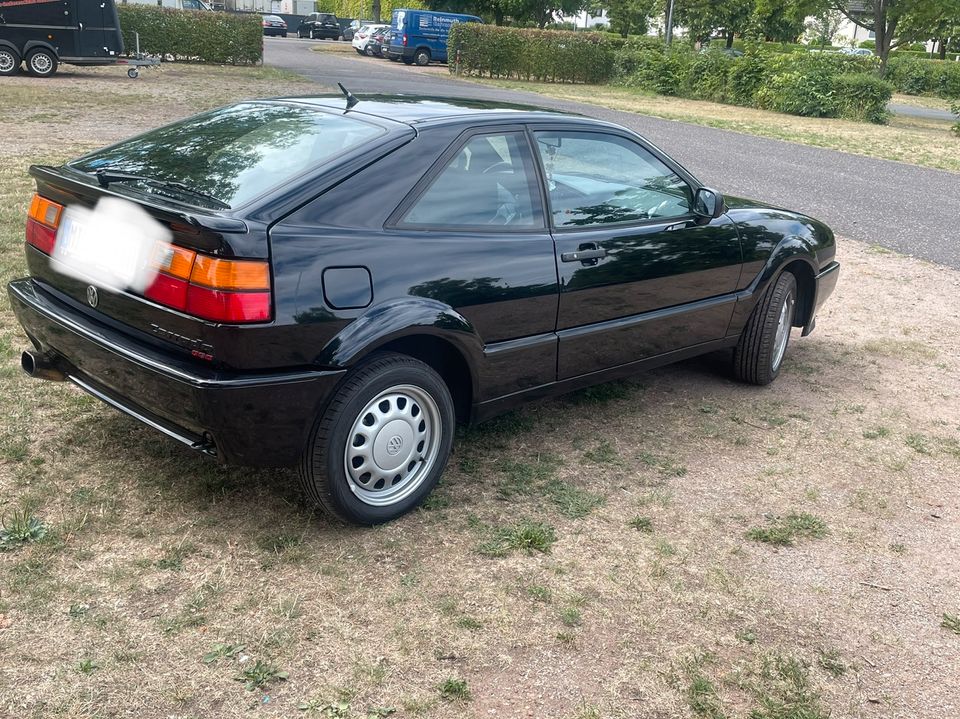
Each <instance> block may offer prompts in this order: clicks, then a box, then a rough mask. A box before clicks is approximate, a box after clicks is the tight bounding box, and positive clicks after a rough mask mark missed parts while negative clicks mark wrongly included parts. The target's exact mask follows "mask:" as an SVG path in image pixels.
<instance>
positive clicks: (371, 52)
mask: <svg viewBox="0 0 960 719" xmlns="http://www.w3.org/2000/svg"><path fill="white" fill-rule="evenodd" d="M363 52H364V54H365V55H366V56H367V57H373V56H374V55H376V54H377V51H376V50H374V49H373V45H367V46H366V47H365V48H364V49H363Z"/></svg>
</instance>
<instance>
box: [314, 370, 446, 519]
mask: <svg viewBox="0 0 960 719" xmlns="http://www.w3.org/2000/svg"><path fill="white" fill-rule="evenodd" d="M400 385H403V386H406V387H412V388H415V389H416V391H418V392H420V393H423V394H425V395H427V397H428V398H429V400H430V401H432V402H433V403H434V405H435V406H434V407H433V408H432V409H431V408H430V407H428V406H427V404H425V403H423V402H420V404H422V405H423V407H424V409H419V408H414V407H413V404H411V405H409V406H410V407H411V414H412V413H413V412H414V410H418V412H419V413H418V414H412V416H414V417H418V416H419V417H422V418H423V419H424V420H427V419H430V418H431V417H433V421H434V422H435V423H436V425H437V428H436V432H431V434H430V435H429V438H430V443H429V445H423V443H422V442H421V443H419V444H415V440H416V438H417V437H416V435H413V436H412V438H411V439H410V441H409V443H408V444H407V443H401V446H402V447H404V448H406V447H410V448H411V450H412V449H413V448H414V447H415V448H416V451H417V452H420V451H426V450H421V447H422V446H426V447H427V449H428V450H429V449H430V448H435V451H436V454H435V455H434V457H433V460H432V464H424V465H423V467H424V468H422V474H420V475H418V472H420V471H421V470H420V469H417V468H416V460H414V461H411V462H410V464H409V465H406V466H407V470H406V471H407V472H408V473H409V474H408V476H409V477H410V485H409V487H407V488H405V485H404V483H403V482H399V483H398V484H397V490H396V491H397V492H399V493H400V495H401V496H399V497H398V498H397V500H396V501H395V502H393V503H390V504H386V505H385V506H376V505H374V504H370V503H368V502H366V501H363V500H361V499H360V498H359V496H360V495H362V494H363V493H364V492H366V493H367V495H368V496H374V497H376V496H377V495H376V492H377V491H379V492H387V491H394V490H393V489H392V484H391V486H390V487H387V486H386V485H383V486H382V487H376V486H375V485H373V486H371V487H367V488H366V490H364V489H363V488H361V487H360V486H359V484H357V483H358V482H361V481H363V479H364V478H363V476H362V475H361V476H360V477H358V478H357V482H353V480H352V479H350V477H349V475H348V473H347V467H346V465H347V454H346V452H347V449H348V447H347V442H348V441H349V442H351V447H353V448H356V447H358V446H359V447H362V446H364V442H363V441H361V440H362V439H363V438H362V437H360V436H359V435H354V434H353V433H354V427H355V425H356V426H357V427H359V424H358V423H361V422H362V423H364V424H366V422H367V417H370V416H371V412H376V411H377V410H376V408H377V407H382V406H383V405H384V402H383V401H381V402H379V404H372V405H371V403H374V402H375V400H377V398H378V397H379V395H381V393H384V392H386V391H387V390H391V389H393V388H395V387H398V386H400ZM409 401H412V402H413V403H414V404H415V403H417V402H418V400H416V399H413V400H409ZM386 404H387V406H388V408H389V409H390V410H391V411H392V409H393V406H392V405H390V402H389V401H387V403H386ZM394 404H395V406H396V408H397V409H399V408H400V407H401V405H400V402H399V400H397V401H395V403H394ZM405 406H407V405H405ZM370 421H371V423H372V422H373V419H372V418H371V420H370ZM455 421H456V417H455V413H454V405H453V398H452V397H451V396H450V390H449V389H448V388H447V385H446V384H445V383H444V381H443V379H442V378H441V377H440V375H438V374H437V373H436V372H435V371H434V370H433V369H432V368H431V367H429V366H428V365H426V364H424V363H423V362H420V361H419V360H416V359H414V358H412V357H408V356H406V355H401V354H393V353H389V354H388V353H384V354H377V355H373V356H372V357H371V358H370V359H369V360H367V361H366V362H364V363H362V364H361V365H359V366H357V367H356V368H354V369H353V370H352V371H351V372H350V373H349V374H348V375H347V376H346V377H345V378H344V380H343V381H342V383H341V384H340V387H339V388H338V389H337V392H336V394H335V395H334V397H333V399H332V400H330V403H329V405H328V406H327V407H326V409H325V410H324V411H323V413H322V414H321V415H320V417H319V419H318V420H317V422H316V424H315V425H314V427H313V431H312V432H311V435H310V439H309V441H308V442H307V446H306V448H305V450H304V453H303V458H302V460H301V462H300V471H299V476H300V484H301V486H302V487H303V490H304V492H305V493H306V495H307V496H308V497H309V498H310V499H311V500H312V501H313V502H316V503H317V504H318V505H320V507H322V508H323V509H324V510H326V511H327V512H329V513H330V514H332V515H334V516H335V517H337V518H339V519H341V520H343V521H345V522H350V523H354V524H360V525H366V526H370V525H374V524H382V523H383V522H389V521H391V520H393V519H396V518H397V517H400V516H401V515H403V514H405V513H407V512H409V511H410V510H411V509H413V508H415V507H416V506H417V505H419V504H420V503H421V502H422V501H423V500H424V499H425V498H426V497H427V495H428V494H430V492H431V490H433V488H434V487H435V486H436V484H437V482H438V481H439V480H440V475H441V474H443V470H444V468H445V467H446V464H447V460H448V459H449V457H450V450H451V448H452V446H453V434H454V427H455ZM384 426H388V425H384ZM384 426H382V427H381V429H382V428H383V427H384ZM421 426H427V429H428V431H430V428H429V426H428V425H422V424H421ZM359 428H360V429H361V430H362V427H359ZM375 431H376V430H375ZM421 431H422V430H421ZM385 436H386V435H385V434H384V433H380V432H379V431H377V433H376V434H375V435H374V436H372V437H368V438H366V439H367V442H368V443H369V445H368V446H369V447H370V448H371V449H370V450H369V451H370V452H374V453H375V452H376V451H378V449H377V448H378V447H385V448H386V451H387V452H389V453H392V454H396V452H395V450H394V448H393V447H391V446H389V445H391V443H392V442H393V441H394V440H395V439H397V437H395V436H394V437H392V438H390V439H388V440H387V442H386V443H385V444H381V443H380V438H381V437H385ZM426 437H427V436H425V438H426ZM358 441H359V442H360V443H359V444H357V442H358ZM351 451H357V450H351ZM401 451H402V450H401ZM374 456H375V455H374ZM413 456H414V455H413V454H408V455H407V456H406V457H405V458H404V459H402V460H401V465H398V468H399V470H400V471H403V470H402V466H403V465H405V464H406V460H407V459H410V458H411V457H413ZM376 461H377V462H380V460H379V459H377V460H376ZM353 466H354V467H357V466H360V467H361V468H362V467H363V466H364V465H362V464H361V465H353ZM410 467H414V469H413V470H412V471H411V469H410ZM398 468H394V469H388V470H381V472H385V473H386V474H387V475H390V474H392V473H393V472H394V471H398ZM377 469H379V466H378V465H377ZM354 471H359V470H354ZM399 476H400V475H397V477H399ZM405 479H406V478H405ZM366 481H368V482H372V481H373V479H372V477H367V480H366ZM393 481H394V482H397V479H394V480H393ZM351 483H353V485H354V489H351V486H350V485H351ZM377 483H378V484H380V480H378V481H377ZM371 490H373V492H371ZM403 492H408V493H407V494H403Z"/></svg>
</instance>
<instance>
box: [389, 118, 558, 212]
mask: <svg viewBox="0 0 960 719" xmlns="http://www.w3.org/2000/svg"><path fill="white" fill-rule="evenodd" d="M527 147H528V146H527V141H526V138H525V136H524V135H523V133H520V132H507V133H494V134H483V135H474V136H472V137H471V138H470V139H469V140H467V141H466V142H465V143H464V144H463V145H462V147H461V148H460V150H459V151H458V152H456V154H455V155H454V156H453V157H452V158H451V159H450V160H449V161H448V162H447V163H446V166H445V167H444V168H443V170H441V171H440V172H439V173H438V174H436V175H435V176H434V178H433V180H432V181H431V182H430V185H429V186H428V187H427V188H426V190H425V191H423V192H422V194H420V196H419V197H418V198H417V199H416V200H415V201H414V202H413V204H412V205H411V206H410V207H409V209H407V211H406V213H405V214H404V215H403V217H402V219H401V221H400V224H402V225H412V226H417V227H447V228H458V227H461V228H484V229H491V230H493V229H496V228H508V229H523V228H536V227H543V216H542V213H541V211H540V203H539V201H538V199H539V193H538V191H537V186H536V176H535V174H534V171H533V163H532V160H531V158H530V157H529V152H528V151H527Z"/></svg>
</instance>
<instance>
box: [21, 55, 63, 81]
mask: <svg viewBox="0 0 960 719" xmlns="http://www.w3.org/2000/svg"><path fill="white" fill-rule="evenodd" d="M58 64H59V63H58V62H57V56H56V55H54V54H53V51H52V50H47V49H46V48H38V49H36V50H32V51H31V52H30V54H29V55H27V69H28V70H29V71H30V74H31V75H33V76H34V77H50V76H51V75H53V73H55V72H56V71H57V65H58Z"/></svg>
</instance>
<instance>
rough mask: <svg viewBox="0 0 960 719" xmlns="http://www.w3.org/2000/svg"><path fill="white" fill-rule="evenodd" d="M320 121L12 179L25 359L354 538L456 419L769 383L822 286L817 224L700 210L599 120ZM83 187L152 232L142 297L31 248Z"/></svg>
mask: <svg viewBox="0 0 960 719" xmlns="http://www.w3.org/2000/svg"><path fill="white" fill-rule="evenodd" d="M353 103H354V99H353V98H352V97H351V98H350V103H349V104H350V105H353ZM344 105H345V102H344V100H343V98H341V97H312V98H290V99H275V100H269V101H256V102H244V103H241V104H237V105H232V106H229V107H226V108H223V109H219V110H215V111H213V112H208V113H205V114H203V115H199V116H197V117H193V118H190V119H187V120H184V121H182V122H178V123H176V124H173V125H170V126H168V127H164V128H161V129H158V130H154V131H152V132H148V133H146V134H144V135H141V136H139V137H136V138H133V139H131V140H127V141H125V142H121V143H120V144H118V145H114V146H113V147H109V148H106V149H104V150H99V151H96V152H94V153H92V154H89V155H86V156H84V157H81V158H80V159H78V160H75V161H73V162H69V163H67V164H65V165H63V166H62V167H56V168H54V167H44V166H35V167H32V168H31V170H30V171H31V174H32V175H33V176H34V177H35V178H36V182H37V195H36V196H35V197H34V199H33V202H32V204H31V206H30V212H29V218H28V220H27V230H26V240H27V244H26V253H27V260H28V265H29V271H30V277H28V278H24V279H20V280H16V281H14V282H11V283H10V285H9V294H10V299H11V302H12V304H13V308H14V310H15V311H16V314H17V318H18V319H19V321H20V323H21V324H22V325H23V327H24V329H25V330H26V333H27V335H28V336H29V338H30V340H31V342H32V343H33V346H34V348H35V349H33V350H31V351H28V352H25V353H24V354H23V358H22V363H23V368H24V370H26V372H27V373H28V374H30V375H32V376H35V377H41V378H44V379H49V380H63V379H69V380H71V381H72V382H74V383H75V384H77V385H79V386H80V387H81V388H82V389H84V390H86V391H87V392H89V393H91V394H93V395H95V396H96V397H99V398H100V399H102V400H104V401H105V402H107V403H109V404H111V405H113V406H114V407H116V408H118V409H120V410H121V411H123V412H126V413H127V414H129V415H132V416H133V417H135V418H137V419H139V420H141V421H143V422H146V423H147V424H149V425H150V426H152V427H154V428H156V429H158V430H160V431H161V432H164V433H166V434H167V435H169V436H171V437H174V438H175V439H178V440H180V441H182V442H185V443H186V444H188V445H190V446H191V447H193V448H195V449H197V450H200V451H202V452H205V453H207V454H210V455H214V456H216V457H217V459H218V460H220V461H223V462H229V463H236V464H244V465H255V466H298V467H299V474H300V477H301V478H302V482H303V486H304V488H305V490H306V492H307V494H308V495H309V496H310V497H311V498H313V499H314V500H316V501H317V502H319V503H320V504H321V505H322V506H323V507H324V508H326V509H327V510H329V511H330V512H332V513H333V514H335V515H337V516H338V517H341V518H343V519H345V520H348V521H352V522H357V523H362V524H373V523H378V522H384V521H388V520H391V519H393V518H395V517H398V516H400V515H401V514H403V513H404V512H407V511H409V510H410V509H411V508H413V507H415V506H417V505H418V504H419V503H420V502H421V501H422V500H423V499H424V497H426V495H427V494H428V493H429V492H430V490H431V489H432V488H433V487H434V485H435V484H436V483H437V480H438V479H439V477H440V475H441V473H442V472H443V469H444V466H445V465H446V463H447V459H448V456H449V454H450V449H451V444H452V441H453V433H454V425H455V423H456V422H458V421H460V422H468V421H474V422H475V421H481V420H483V419H486V418H489V417H491V416H493V415H496V414H497V413H500V412H503V411H505V410H508V409H510V408H512V407H516V406H517V405H519V404H521V403H523V402H526V401H529V400H531V399H534V398H539V397H544V396H547V395H553V394H558V393H562V392H567V391H570V390H573V389H577V388H580V387H584V386H587V385H592V384H595V383H599V382H604V381H608V380H611V379H615V378H618V377H623V376H625V375H628V374H631V373H634V372H636V371H638V370H641V369H645V368H650V367H654V366H657V365H662V364H665V363H669V362H674V361H677V360H680V359H684V358H687V357H691V356H693V355H697V354H701V353H705V352H710V351H713V350H718V349H721V348H733V371H734V373H735V374H736V376H737V377H739V378H740V379H742V380H744V381H746V382H751V383H754V384H766V383H768V382H770V381H772V380H773V379H774V378H776V376H777V374H778V373H779V371H780V367H781V363H782V361H783V356H784V352H785V350H786V348H787V344H788V342H789V337H790V330H791V328H792V327H801V328H803V334H804V335H806V334H808V333H809V332H810V331H811V330H812V329H813V327H814V321H815V317H816V313H817V309H818V308H819V307H820V305H821V303H822V302H823V301H824V300H825V299H826V297H827V296H828V295H829V294H830V293H831V291H832V290H833V288H834V286H835V285H836V282H837V276H838V274H839V272H838V269H839V266H838V264H837V263H836V262H834V254H835V247H834V238H833V234H832V233H831V231H830V230H829V229H828V228H827V227H826V226H825V225H823V224H822V223H820V222H818V221H816V220H813V219H811V218H809V217H805V216H804V215H801V214H797V213H795V212H789V211H786V210H781V209H776V208H771V207H767V206H763V205H759V204H757V203H754V202H749V201H747V200H741V199H733V198H729V197H728V198H726V199H724V198H723V196H722V195H721V194H720V193H719V192H717V191H716V190H711V189H708V188H706V187H703V186H702V185H701V184H700V183H699V182H698V181H697V180H696V178H694V177H693V176H692V175H691V174H690V173H689V172H687V171H686V170H685V169H684V168H682V167H681V166H680V165H678V164H677V163H676V162H674V161H673V160H671V159H670V158H669V157H667V156H666V155H664V154H663V153H662V152H661V151H660V150H658V149H657V148H655V147H653V146H652V145H650V144H649V143H648V142H646V141H645V140H644V139H643V138H641V137H638V136H637V135H635V134H634V133H632V132H630V131H628V130H626V129H624V128H622V127H618V126H616V125H612V124H609V123H605V122H600V121H597V120H592V119H588V118H585V117H575V116H569V115H564V114H558V113H553V112H549V111H544V110H538V109H536V108H530V107H520V106H507V105H494V104H485V103H480V102H472V101H464V100H452V99H434V98H420V97H385V96H369V97H364V98H362V99H361V100H360V101H359V103H358V104H356V105H355V106H350V107H348V108H347V109H346V110H345V107H344ZM105 196H108V197H110V196H112V197H120V198H125V199H127V200H130V201H133V202H135V203H137V204H139V205H140V206H141V207H143V208H145V209H146V211H147V212H149V214H150V215H152V216H153V217H154V218H156V220H158V221H159V222H160V223H162V224H164V225H166V226H167V227H168V228H169V229H170V231H171V233H172V242H171V243H169V244H167V245H165V246H163V247H160V248H158V251H157V252H155V253H153V254H152V255H151V256H150V257H149V258H147V259H146V260H144V262H147V263H152V266H153V268H154V269H155V270H158V271H159V274H157V275H156V278H155V280H153V282H152V284H151V285H150V286H149V287H147V288H146V290H145V291H144V292H142V293H136V292H134V291H132V290H130V289H118V288H112V287H102V286H97V285H96V284H95V283H93V282H89V281H84V280H83V279H77V278H75V277H71V276H68V275H66V274H64V273H62V272H60V271H58V268H57V262H56V261H55V260H54V259H53V255H54V254H55V252H54V249H55V247H56V244H57V243H58V242H61V241H63V240H62V238H63V236H64V234H65V233H64V231H63V229H62V228H60V225H61V220H62V218H63V213H64V210H65V208H67V207H69V206H71V205H81V206H92V205H93V204H95V203H96V202H97V201H98V199H100V198H102V197H105ZM58 228H60V232H59V233H58ZM80 229H81V230H82V228H80ZM77 231H78V228H76V227H73V228H71V233H76V232H77ZM71 236H73V235H71ZM96 241H97V238H96V237H90V238H87V243H88V246H91V243H92V246H93V247H96ZM103 249H104V251H107V250H106V248H103Z"/></svg>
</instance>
